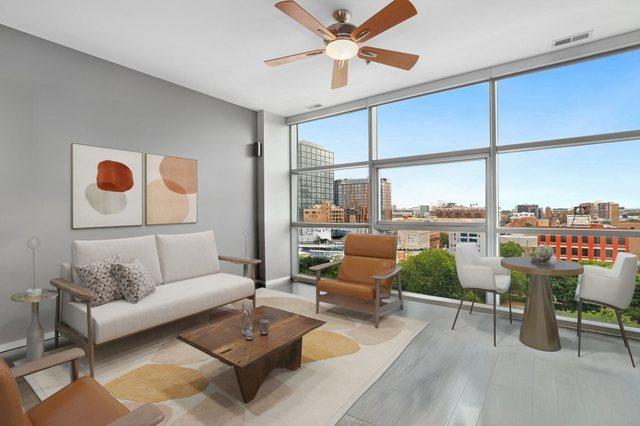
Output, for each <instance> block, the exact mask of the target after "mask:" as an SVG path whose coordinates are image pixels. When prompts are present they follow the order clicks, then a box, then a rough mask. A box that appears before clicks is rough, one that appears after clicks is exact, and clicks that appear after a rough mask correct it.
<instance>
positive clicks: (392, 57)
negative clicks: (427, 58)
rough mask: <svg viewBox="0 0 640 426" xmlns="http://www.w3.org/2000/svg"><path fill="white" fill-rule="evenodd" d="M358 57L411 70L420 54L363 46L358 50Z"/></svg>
mask: <svg viewBox="0 0 640 426" xmlns="http://www.w3.org/2000/svg"><path fill="white" fill-rule="evenodd" d="M358 57H359V58H362V59H364V60H365V61H371V62H378V63H381V64H385V65H389V66H391V67H396V68H401V69H403V70H407V71H409V70H410V69H411V68H413V66H414V65H415V64H416V62H418V58H420V56H418V55H412V54H411V53H403V52H396V51H395V50H385V49H378V48H377V47H369V46H363V47H361V48H360V50H359V51H358Z"/></svg>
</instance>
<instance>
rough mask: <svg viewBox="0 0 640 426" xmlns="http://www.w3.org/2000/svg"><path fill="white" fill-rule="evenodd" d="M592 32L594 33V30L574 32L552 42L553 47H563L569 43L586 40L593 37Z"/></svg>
mask: <svg viewBox="0 0 640 426" xmlns="http://www.w3.org/2000/svg"><path fill="white" fill-rule="evenodd" d="M591 34H593V30H591V31H585V32H584V33H580V34H574V35H572V36H569V37H563V38H561V39H558V40H555V41H554V42H553V43H552V46H553V47H562V46H566V45H567V44H571V43H577V42H579V41H584V40H587V39H589V38H591Z"/></svg>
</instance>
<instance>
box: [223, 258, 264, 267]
mask: <svg viewBox="0 0 640 426" xmlns="http://www.w3.org/2000/svg"><path fill="white" fill-rule="evenodd" d="M218 259H220V260H224V261H225V262H231V263H238V264H241V265H253V266H255V265H258V264H259V263H260V262H261V260H260V259H249V258H244V257H233V256H222V255H220V256H218Z"/></svg>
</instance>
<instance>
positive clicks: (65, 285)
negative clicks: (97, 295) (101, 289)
mask: <svg viewBox="0 0 640 426" xmlns="http://www.w3.org/2000/svg"><path fill="white" fill-rule="evenodd" d="M49 283H50V284H51V285H52V286H54V287H55V288H57V289H58V290H61V291H64V292H66V293H69V294H70V295H72V296H74V297H77V298H78V299H80V300H82V301H83V302H88V301H91V299H93V296H94V294H93V291H91V290H89V289H88V288H86V287H82V286H79V285H77V284H74V283H72V282H71V281H68V280H65V279H62V278H54V279H52V280H51V281H49Z"/></svg>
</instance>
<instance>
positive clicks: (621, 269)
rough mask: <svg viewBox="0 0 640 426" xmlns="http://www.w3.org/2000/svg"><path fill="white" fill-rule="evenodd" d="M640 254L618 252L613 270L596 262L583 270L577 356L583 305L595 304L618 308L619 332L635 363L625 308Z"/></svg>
mask: <svg viewBox="0 0 640 426" xmlns="http://www.w3.org/2000/svg"><path fill="white" fill-rule="evenodd" d="M637 273H638V256H636V255H635V254H631V253H618V255H617V257H616V261H615V262H614V263H613V267H612V268H611V269H608V268H603V267H601V266H595V265H585V266H584V273H583V274H582V275H580V276H579V277H578V287H577V288H576V300H577V301H578V357H579V356H580V346H581V343H582V304H583V303H593V304H596V305H600V306H605V307H608V308H611V309H613V310H614V311H615V313H616V317H617V318H618V325H619V326H620V334H622V340H623V341H624V345H625V346H626V348H627V350H628V351H629V358H631V365H632V366H633V367H635V366H636V364H635V362H634V361H633V355H631V347H630V346H629V341H628V340H627V334H626V333H625V331H624V325H623V324H622V311H623V310H625V309H627V308H628V307H629V304H630V303H631V299H632V298H633V292H634V291H635V289H636V274H637Z"/></svg>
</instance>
